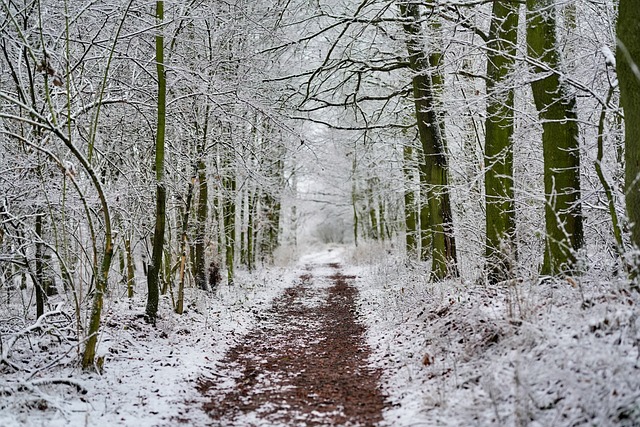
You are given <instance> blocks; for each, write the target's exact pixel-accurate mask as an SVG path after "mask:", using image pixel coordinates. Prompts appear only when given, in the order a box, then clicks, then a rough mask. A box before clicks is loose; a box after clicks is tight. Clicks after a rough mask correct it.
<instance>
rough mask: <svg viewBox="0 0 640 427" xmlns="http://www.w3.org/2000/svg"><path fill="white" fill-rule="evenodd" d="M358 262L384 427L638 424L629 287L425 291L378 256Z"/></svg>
mask: <svg viewBox="0 0 640 427" xmlns="http://www.w3.org/2000/svg"><path fill="white" fill-rule="evenodd" d="M358 260H360V261H359V262H365V263H367V264H368V266H369V267H368V272H367V273H366V274H364V275H363V278H362V280H361V281H360V283H361V288H360V302H359V312H360V314H361V315H362V316H363V317H364V319H366V323H367V325H368V326H369V344H370V345H371V346H372V348H373V350H374V356H373V363H374V365H375V366H378V367H382V368H384V370H385V372H386V377H385V390H386V391H387V392H388V393H389V395H390V399H391V401H392V403H393V405H394V407H393V408H392V409H391V410H389V411H388V412H387V413H386V420H387V422H388V423H389V425H438V426H460V425H467V426H488V425H492V426H493V425H495V426H507V425H511V426H551V425H553V426H579V425H580V426H582V425H590V426H612V425H619V426H637V425H640V333H639V331H640V329H639V327H640V321H639V320H638V304H639V303H640V295H638V293H637V292H635V291H630V290H629V283H628V282H627V281H624V280H612V279H609V280H607V279H604V278H602V277H601V276H600V273H596V272H592V273H589V272H587V273H586V274H584V275H583V276H581V277H577V278H575V279H569V280H560V279H557V280H550V281H545V282H536V283H531V282H527V281H523V282H522V283H518V282H512V283H511V284H505V285H501V286H487V285H485V284H482V283H469V282H466V283H462V281H461V280H460V279H458V280H449V281H445V282H442V283H429V282H428V281H427V280H425V278H424V274H422V270H423V269H424V266H422V265H419V264H414V263H410V264H408V263H406V261H405V260H404V259H402V258H400V257H397V256H394V255H389V254H388V253H386V252H382V253H381V254H377V255H376V254H375V251H373V253H369V254H366V255H364V256H362V255H357V256H356V257H355V261H356V262H358ZM372 261H374V262H372Z"/></svg>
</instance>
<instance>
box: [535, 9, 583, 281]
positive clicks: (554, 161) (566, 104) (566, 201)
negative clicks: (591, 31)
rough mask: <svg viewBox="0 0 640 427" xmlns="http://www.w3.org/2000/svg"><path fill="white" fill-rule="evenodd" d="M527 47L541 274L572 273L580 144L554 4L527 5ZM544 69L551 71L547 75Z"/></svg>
mask: <svg viewBox="0 0 640 427" xmlns="http://www.w3.org/2000/svg"><path fill="white" fill-rule="evenodd" d="M527 8H528V13H527V20H528V22H527V44H528V51H529V56H530V57H531V58H532V59H533V60H535V61H538V62H539V63H540V64H541V66H540V67H534V72H535V73H536V74H537V76H536V80H534V81H533V82H532V83H531V87H532V90H533V98H534V101H535V104H536V108H537V109H538V115H539V116H540V120H541V121H542V150H543V156H544V189H545V223H546V237H545V251H544V262H543V266H542V271H541V273H542V274H544V275H554V276H555V275H561V274H572V273H574V272H575V263H576V252H577V251H578V250H579V249H580V248H582V245H583V229H582V207H581V205H580V143H579V139H578V123H577V116H576V110H575V104H576V100H575V96H574V95H572V94H570V93H569V92H568V91H567V88H566V87H565V85H564V84H563V83H562V82H561V81H560V78H559V76H558V71H559V70H560V67H561V63H560V58H559V56H560V53H559V51H558V48H557V46H556V25H555V19H556V13H555V8H554V1H553V0H527ZM546 67H548V68H550V69H551V70H554V71H547V70H546V69H545V68H546Z"/></svg>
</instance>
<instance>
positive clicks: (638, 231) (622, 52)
mask: <svg viewBox="0 0 640 427" xmlns="http://www.w3.org/2000/svg"><path fill="white" fill-rule="evenodd" d="M618 15H619V17H618V25H617V30H618V47H617V51H616V59H617V67H618V79H619V81H620V101H621V103H622V107H623V108H624V128H625V154H624V160H625V196H626V205H627V217H628V218H629V222H630V224H631V242H632V244H633V246H634V249H635V251H634V252H635V254H636V255H635V259H634V260H633V262H632V264H633V265H632V275H633V277H634V279H637V278H638V275H639V272H640V255H638V252H637V251H639V250H640V6H639V5H638V2H637V1H635V0H620V5H619V9H618Z"/></svg>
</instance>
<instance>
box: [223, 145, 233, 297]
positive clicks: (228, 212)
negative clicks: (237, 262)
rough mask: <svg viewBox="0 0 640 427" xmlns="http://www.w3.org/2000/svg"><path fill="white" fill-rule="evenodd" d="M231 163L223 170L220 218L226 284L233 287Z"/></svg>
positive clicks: (228, 154)
mask: <svg viewBox="0 0 640 427" xmlns="http://www.w3.org/2000/svg"><path fill="white" fill-rule="evenodd" d="M226 155H227V156H230V155H233V152H231V153H226ZM231 166H232V162H230V161H227V167H226V168H225V177H224V178H223V179H222V181H223V182H222V186H223V189H224V194H223V208H222V216H223V218H224V244H225V258H226V267H227V284H228V285H229V286H231V285H233V278H234V272H233V267H234V259H235V246H236V177H235V170H234V168H233V167H231Z"/></svg>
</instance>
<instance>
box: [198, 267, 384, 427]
mask: <svg viewBox="0 0 640 427" xmlns="http://www.w3.org/2000/svg"><path fill="white" fill-rule="evenodd" d="M330 267H333V268H335V269H336V270H337V269H338V268H339V266H338V265H330ZM353 279H354V277H352V276H344V275H342V274H340V273H339V272H338V271H337V272H336V273H335V274H333V275H332V276H329V277H314V276H313V274H312V271H311V272H310V273H305V274H303V275H302V276H300V282H299V283H298V284H297V285H296V286H294V287H292V288H289V289H287V290H286V291H285V292H284V294H283V295H282V296H281V297H279V298H277V299H276V300H274V303H273V306H272V308H271V310H270V311H269V313H268V316H267V318H265V319H263V320H262V321H261V322H260V323H259V324H258V326H257V328H256V329H255V330H254V331H253V332H251V333H249V334H248V335H247V336H246V337H245V338H244V340H243V342H242V343H240V344H238V345H237V346H236V347H234V348H232V349H231V350H230V351H229V352H228V353H227V355H226V356H225V358H224V359H223V360H222V363H221V366H223V367H224V368H223V369H224V370H226V371H227V372H226V373H228V375H229V376H232V375H233V373H235V376H236V377H235V378H234V380H233V381H223V380H222V378H224V375H225V372H222V374H223V376H222V377H220V378H207V379H203V380H202V381H201V382H200V386H199V387H200V392H201V393H203V395H205V396H207V398H208V400H209V401H208V403H206V404H205V410H206V411H207V412H208V413H209V414H210V416H211V418H212V420H213V423H212V424H213V425H223V426H233V425H256V426H258V425H260V426H262V425H268V424H280V425H282V424H284V425H306V426H320V425H325V426H326V425H365V426H371V425H376V424H377V423H378V422H379V421H381V420H382V409H383V408H384V407H385V400H384V396H383V395H382V393H381V391H380V388H379V383H380V374H381V372H380V371H379V370H376V369H373V368H370V367H369V366H368V365H367V359H368V356H369V349H368V347H367V346H366V343H365V337H364V334H365V329H364V327H363V326H362V325H361V324H360V323H358V322H357V321H356V318H355V315H354V311H355V310H354V299H355V297H356V295H357V290H356V289H355V288H354V287H353V286H351V285H350V284H349V282H350V281H351V280H353ZM219 373H220V372H219ZM238 373H239V376H238Z"/></svg>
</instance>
